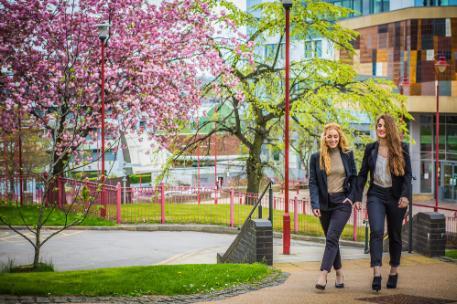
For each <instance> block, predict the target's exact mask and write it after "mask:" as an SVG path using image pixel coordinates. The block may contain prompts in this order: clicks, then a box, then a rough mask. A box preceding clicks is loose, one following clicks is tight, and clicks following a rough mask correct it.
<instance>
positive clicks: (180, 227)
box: [0, 224, 364, 248]
mask: <svg viewBox="0 0 457 304" xmlns="http://www.w3.org/2000/svg"><path fill="white" fill-rule="evenodd" d="M14 228H17V229H27V227H25V226H14ZM60 228H61V226H44V227H43V229H47V230H57V229H60ZM0 230H10V229H9V228H8V226H5V225H0ZM68 230H98V231H112V230H115V231H193V232H207V233H224V234H237V233H239V232H240V230H239V229H238V228H231V227H225V226H218V225H200V224H187V225H185V224H138V225H125V224H124V225H118V226H73V227H71V228H69V229H68ZM273 237H275V238H282V232H273ZM291 238H292V239H293V240H298V241H309V242H315V243H325V238H323V237H318V236H308V235H300V234H291ZM340 244H341V245H343V246H352V247H360V248H363V247H364V244H363V243H362V242H355V241H348V240H340Z"/></svg>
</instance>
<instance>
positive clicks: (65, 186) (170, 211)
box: [0, 177, 457, 240]
mask: <svg viewBox="0 0 457 304" xmlns="http://www.w3.org/2000/svg"><path fill="white" fill-rule="evenodd" d="M23 182H26V183H28V187H24V188H25V189H26V190H29V191H26V194H27V196H26V199H25V201H26V202H27V203H37V204H40V203H41V201H42V197H43V189H42V188H40V185H38V183H36V182H34V181H33V179H32V178H28V177H23ZM18 183H19V178H17V177H16V178H13V179H11V178H8V179H6V178H0V200H5V201H6V200H9V201H17V202H18V201H19V193H18V191H19V190H18V189H19V186H18ZM32 185H34V186H33V187H32ZM84 187H85V188H86V189H87V191H88V193H89V195H90V200H91V202H92V204H93V208H91V211H90V212H91V214H93V215H96V216H99V217H102V218H105V219H108V220H112V221H116V222H117V223H151V222H154V223H176V222H183V221H184V222H186V223H187V222H188V223H208V224H224V225H228V226H231V227H234V226H237V225H241V223H242V222H243V221H244V219H245V217H246V215H247V213H248V212H249V211H248V210H249V208H245V207H244V206H245V205H253V204H255V202H256V201H257V194H253V193H245V192H240V191H235V190H234V189H227V188H223V189H216V188H204V187H200V188H197V187H192V186H172V185H164V184H161V185H158V186H152V187H143V186H141V187H121V185H120V183H118V184H117V185H107V184H105V185H103V186H102V185H101V184H99V183H97V182H90V181H78V180H73V179H67V178H58V179H57V182H56V186H55V187H54V191H56V193H55V195H54V196H50V195H48V199H49V198H50V199H54V200H55V203H57V204H58V206H59V207H63V206H64V205H69V204H76V205H78V204H79V205H80V206H81V208H82V206H83V205H84V204H88V202H83V201H82V199H83V198H82V193H81V191H82V189H83V188H84ZM102 193H103V195H102ZM102 197H103V201H102ZM290 197H291V199H289V202H288V204H289V210H290V213H291V222H292V223H291V224H292V227H291V228H292V229H293V231H294V232H295V233H304V234H313V235H323V234H322V229H321V227H320V224H319V221H318V219H317V218H314V217H313V216H312V210H311V205H310V202H309V200H307V199H300V198H299V196H298V193H297V194H293V195H290ZM268 200H269V198H268V195H266V196H265V197H264V198H263V199H262V202H261V206H262V208H263V209H264V210H267V208H268ZM216 201H217V205H216ZM183 206H186V208H187V207H188V208H194V209H192V212H187V213H186V210H188V209H186V208H183ZM200 206H201V207H200ZM198 207H200V208H198ZM284 209H285V202H284V198H283V196H282V193H275V195H274V197H273V210H274V211H276V212H274V213H273V222H274V228H275V229H281V228H282V227H281V223H282V220H281V216H282V212H281V211H283V210H284ZM430 209H433V206H428V205H423V204H414V208H413V213H414V214H416V213H417V212H421V211H429V210H430ZM189 210H190V209H189ZM439 210H440V212H441V213H444V214H445V216H446V231H447V232H451V233H454V234H455V233H457V208H456V209H453V208H447V207H440V208H439ZM265 212H266V211H265ZM366 219H367V210H366V209H365V208H363V209H362V210H360V211H358V210H355V209H354V211H353V212H352V215H351V217H350V219H349V221H348V225H347V227H346V229H345V233H346V238H347V237H348V235H350V236H351V239H353V240H359V239H360V233H361V230H360V229H363V227H364V220H366ZM405 221H406V220H405Z"/></svg>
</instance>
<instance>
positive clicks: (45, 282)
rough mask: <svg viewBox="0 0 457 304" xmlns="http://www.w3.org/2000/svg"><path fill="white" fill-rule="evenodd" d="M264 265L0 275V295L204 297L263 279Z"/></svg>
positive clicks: (141, 268) (269, 269)
mask: <svg viewBox="0 0 457 304" xmlns="http://www.w3.org/2000/svg"><path fill="white" fill-rule="evenodd" d="M274 271H275V270H273V269H271V268H269V267H267V266H265V265H263V264H252V265H246V264H236V265H234V264H216V265H163V266H145V267H139V266H135V267H122V268H104V269H96V270H85V271H65V272H47V273H46V272H42V273H27V274H25V273H11V274H10V273H5V274H0V294H14V295H41V296H49V295H54V296H61V295H81V296H141V295H178V294H183V295H186V294H194V293H205V292H210V291H215V290H220V289H225V288H228V287H231V286H235V285H239V284H243V283H253V282H258V281H260V280H262V279H264V278H265V277H266V276H268V275H270V274H272V273H273V272H274Z"/></svg>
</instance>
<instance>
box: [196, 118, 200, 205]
mask: <svg viewBox="0 0 457 304" xmlns="http://www.w3.org/2000/svg"><path fill="white" fill-rule="evenodd" d="M197 129H200V122H198V123H197ZM197 132H198V131H197ZM197 140H198V138H197ZM197 201H198V205H200V142H198V146H197Z"/></svg>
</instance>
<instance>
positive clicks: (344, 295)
mask: <svg viewBox="0 0 457 304" xmlns="http://www.w3.org/2000/svg"><path fill="white" fill-rule="evenodd" d="M384 264H385V265H388V260H387V259H384ZM368 265H369V262H368V259H359V260H348V261H344V262H343V267H344V269H345V284H346V288H344V289H336V288H335V287H334V286H333V285H334V283H335V279H334V273H331V274H330V275H329V281H328V284H327V288H326V289H325V291H323V292H322V291H318V290H317V289H315V288H314V283H315V280H316V278H317V276H318V274H319V271H318V269H319V263H318V262H297V263H281V264H276V265H275V267H277V268H279V269H281V270H282V271H285V272H288V273H290V277H289V278H288V279H287V281H286V282H285V283H284V284H282V285H279V286H275V287H269V288H263V289H260V290H257V291H254V292H249V293H245V294H242V295H238V296H235V297H231V298H227V299H224V300H220V301H206V302H200V303H220V304H222V303H224V304H235V303H236V304H243V303H246V304H248V303H249V304H256V303H262V304H268V303H280V304H286V303H287V304H295V303H297V304H298V303H300V304H303V303H335V304H336V303H338V304H341V303H345V304H346V303H386V304H387V303H390V304H395V303H398V304H400V303H402V304H422V303H423V304H428V303H430V304H432V303H435V304H437V303H457V263H454V262H444V261H441V260H438V259H431V258H427V257H423V256H419V255H415V254H412V255H408V256H406V257H404V258H403V259H402V266H401V267H400V270H399V288H398V289H395V290H392V289H386V288H385V283H386V278H387V271H388V267H384V268H385V269H383V289H382V290H381V291H380V292H379V293H378V294H376V293H374V292H372V291H371V290H370V287H371V270H370V269H369V268H368ZM438 299H441V301H437V300H438ZM444 300H449V301H444Z"/></svg>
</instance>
